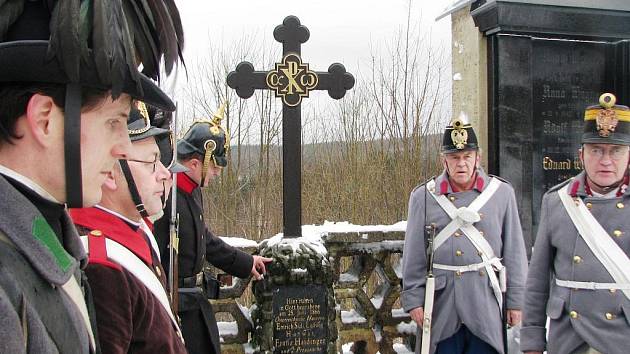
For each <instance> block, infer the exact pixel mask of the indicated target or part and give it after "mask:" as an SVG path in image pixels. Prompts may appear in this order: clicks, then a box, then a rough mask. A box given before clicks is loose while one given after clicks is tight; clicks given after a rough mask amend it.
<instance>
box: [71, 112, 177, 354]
mask: <svg viewBox="0 0 630 354" xmlns="http://www.w3.org/2000/svg"><path fill="white" fill-rule="evenodd" d="M138 106H139V107H138V108H137V109H136V108H134V109H132V111H131V114H130V116H129V124H128V132H129V137H130V139H131V143H132V144H131V145H132V147H131V150H130V151H129V154H128V155H127V159H125V160H120V161H119V162H118V165H117V166H116V167H115V168H114V169H113V170H112V171H111V172H110V173H108V175H107V178H106V180H105V183H104V184H103V186H102V190H103V198H102V200H101V202H100V203H99V204H97V205H96V206H95V207H93V208H86V209H71V210H70V215H71V217H72V219H73V221H74V223H75V224H76V225H77V229H78V230H79V233H80V234H82V235H85V236H83V237H82V241H83V243H84V245H85V246H86V250H87V253H88V257H89V258H88V266H87V268H86V270H85V272H86V274H87V276H88V279H89V281H90V284H91V286H92V291H93V293H94V295H93V296H94V306H95V310H96V321H97V327H98V333H99V339H100V343H101V348H102V350H103V353H114V354H116V353H121V354H122V353H130V352H133V353H150V354H155V353H185V352H186V348H185V346H184V342H183V338H182V335H181V332H180V329H179V326H178V322H177V318H176V316H175V314H174V313H173V312H172V310H171V304H170V302H169V299H168V295H167V292H166V288H167V287H166V274H165V272H164V269H163V268H162V266H161V264H160V259H159V254H158V249H157V244H156V243H155V240H154V239H153V236H152V235H151V233H150V232H151V231H150V230H149V229H148V228H147V227H146V222H148V217H149V216H151V215H155V214H158V213H159V212H160V210H162V207H163V203H162V196H163V194H164V193H165V190H164V184H165V183H167V181H168V179H169V178H170V172H169V171H168V169H167V168H166V167H165V164H167V165H169V164H170V161H162V160H161V153H160V149H159V146H158V140H159V139H163V138H165V137H168V136H169V131H168V130H165V129H161V128H157V127H154V126H151V125H150V121H149V116H148V112H147V110H146V108H145V106H144V104H142V103H139V104H138Z"/></svg>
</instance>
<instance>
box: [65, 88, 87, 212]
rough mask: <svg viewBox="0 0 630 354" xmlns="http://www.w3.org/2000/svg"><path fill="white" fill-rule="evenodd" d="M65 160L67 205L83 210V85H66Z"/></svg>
mask: <svg viewBox="0 0 630 354" xmlns="http://www.w3.org/2000/svg"><path fill="white" fill-rule="evenodd" d="M64 112H65V113H64V128H63V129H64V132H63V133H64V158H65V170H66V204H67V205H68V207H69V208H82V207H83V206H84V205H83V183H82V177H81V85H80V84H77V83H70V84H67V85H66V101H65V105H64Z"/></svg>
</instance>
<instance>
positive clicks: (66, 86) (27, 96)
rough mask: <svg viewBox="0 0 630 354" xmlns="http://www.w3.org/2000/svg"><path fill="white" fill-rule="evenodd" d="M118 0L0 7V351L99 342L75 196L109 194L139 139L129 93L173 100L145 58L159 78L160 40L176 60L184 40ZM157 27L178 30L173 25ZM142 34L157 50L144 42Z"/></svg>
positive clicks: (161, 102) (21, 2)
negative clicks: (134, 138)
mask: <svg viewBox="0 0 630 354" xmlns="http://www.w3.org/2000/svg"><path fill="white" fill-rule="evenodd" d="M125 3H127V2H125ZM156 3H157V2H156ZM127 5H129V4H127ZM154 5H155V4H154ZM160 5H161V6H155V7H153V9H158V7H159V9H158V10H159V11H160V15H161V18H162V19H163V20H165V23H166V22H168V24H169V26H171V27H173V26H174V25H175V26H177V25H178V24H179V22H178V21H175V18H176V19H179V15H178V14H176V13H175V12H176V9H175V10H174V9H173V8H172V7H171V8H168V9H167V8H166V6H165V4H160ZM121 6H122V5H121V3H120V2H115V1H81V2H79V1H48V0H34V1H27V0H17V1H11V2H2V6H0V353H11V354H14V353H37V354H42V353H43V354H48V353H88V352H98V336H97V334H96V333H95V331H94V329H95V326H94V323H93V322H92V320H93V318H92V317H91V316H90V299H91V297H90V291H89V289H90V288H89V286H88V284H87V282H86V281H85V280H86V279H85V277H84V276H83V273H82V270H81V268H82V267H83V266H85V263H86V262H85V261H86V256H85V252H84V251H83V249H82V245H81V241H80V240H79V238H78V235H77V231H76V229H75V228H74V226H73V225H72V223H71V221H70V219H69V216H68V213H67V209H66V207H81V206H91V205H94V204H95V203H97V202H98V201H99V200H100V198H101V184H102V183H103V182H104V181H105V179H106V177H107V175H108V173H109V172H110V171H111V170H112V168H113V166H114V163H115V162H116V160H117V159H123V158H125V157H126V153H127V151H128V149H129V148H130V146H131V145H130V141H129V136H128V135H127V124H126V122H127V116H128V114H129V110H130V107H131V102H132V98H136V99H144V100H145V101H147V102H149V103H152V104H153V105H155V106H157V107H161V108H163V109H165V110H171V111H172V110H174V108H175V105H174V104H173V102H172V101H171V100H170V99H168V97H166V95H165V94H164V93H163V92H162V91H161V90H160V89H159V87H158V86H157V85H156V84H155V83H154V82H153V81H152V80H151V79H150V78H149V77H147V76H144V75H143V74H142V73H140V72H139V71H138V69H137V66H138V65H139V64H140V63H142V64H143V66H144V69H145V70H144V71H143V72H144V73H146V74H147V75H149V76H151V77H153V78H157V76H158V75H159V70H160V68H159V66H160V65H159V62H160V60H161V58H162V56H163V52H162V49H159V50H155V48H162V47H167V44H172V46H171V45H169V46H168V47H171V48H173V50H174V52H175V53H172V55H170V56H169V58H164V60H165V61H166V64H167V66H172V65H173V64H174V61H175V60H176V59H177V54H176V52H177V51H178V49H180V50H181V48H178V43H165V42H168V41H163V42H162V43H161V44H162V46H156V43H153V42H159V41H157V40H153V38H158V36H157V35H156V36H155V37H153V36H152V35H155V33H151V32H152V31H151V29H148V30H147V29H146V28H145V29H144V30H142V29H141V31H142V33H138V32H137V31H134V27H133V25H136V26H139V25H138V23H140V22H138V21H142V23H144V22H148V21H146V20H147V19H148V18H155V17H156V14H152V13H151V12H152V11H151V10H150V9H143V10H140V11H138V12H135V11H134V10H133V7H132V6H131V5H129V6H123V7H124V10H123V9H122V8H121ZM169 13H171V14H172V15H173V21H171V19H170V18H169V17H168V14H169ZM175 15H176V16H175ZM156 22H157V21H156ZM153 25H155V24H153ZM157 27H158V28H153V31H155V32H160V34H167V32H171V33H170V34H171V35H172V36H171V38H169V39H173V37H174V41H177V36H176V35H175V30H174V29H173V28H171V29H170V30H168V29H165V28H160V27H161V26H160V25H157ZM135 29H138V28H137V27H136V28H135ZM180 29H181V28H180ZM162 30H163V31H162ZM145 36H148V37H145ZM160 38H162V37H161V36H160ZM149 42H151V43H149ZM134 44H138V45H142V46H143V48H144V49H146V48H147V46H149V47H150V48H154V51H151V52H150V53H147V52H146V51H144V52H142V53H140V52H136V51H135V46H134ZM157 44H159V43H157Z"/></svg>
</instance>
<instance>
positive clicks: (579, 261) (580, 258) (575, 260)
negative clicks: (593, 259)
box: [573, 256, 582, 263]
mask: <svg viewBox="0 0 630 354" xmlns="http://www.w3.org/2000/svg"><path fill="white" fill-rule="evenodd" d="M581 262H582V257H580V256H573V263H581Z"/></svg>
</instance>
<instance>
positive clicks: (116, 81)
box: [0, 0, 184, 207]
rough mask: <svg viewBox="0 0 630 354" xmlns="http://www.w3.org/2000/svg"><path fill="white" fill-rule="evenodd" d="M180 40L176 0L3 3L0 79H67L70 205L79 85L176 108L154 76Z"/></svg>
mask: <svg viewBox="0 0 630 354" xmlns="http://www.w3.org/2000/svg"><path fill="white" fill-rule="evenodd" d="M183 44H184V42H183V30H182V25H181V20H180V17H179V12H178V11H177V7H176V6H175V3H174V1H173V0H155V1H148V2H147V1H143V0H107V1H92V0H14V1H7V2H4V3H3V4H2V6H0V85H5V84H9V85H10V84H11V83H29V82H32V83H53V84H61V85H65V87H66V97H65V104H64V107H63V109H64V115H65V120H66V124H65V125H64V130H65V132H64V140H65V141H64V153H65V169H66V176H65V178H66V186H67V187H66V200H67V204H68V207H82V206H83V187H82V180H81V156H80V151H81V149H80V141H81V139H80V132H81V122H80V116H81V91H82V87H89V88H96V89H102V90H104V91H110V92H111V96H112V98H114V99H116V98H118V96H119V95H120V94H121V93H127V94H129V95H130V96H132V97H133V98H136V99H141V100H143V101H145V102H149V103H151V104H154V105H156V106H158V107H161V108H164V109H166V110H173V109H174V108H175V105H174V104H173V102H172V101H171V100H170V99H169V98H168V97H167V96H166V95H165V94H164V92H162V91H161V90H160V89H159V88H158V87H157V85H156V84H155V83H153V82H152V81H151V79H155V80H159V78H160V62H161V60H163V61H164V64H165V70H166V72H167V74H168V73H170V72H171V71H172V69H173V66H174V65H175V63H176V62H177V60H178V58H179V59H181V58H182V56H181V52H182V49H183ZM139 65H142V67H143V69H142V73H143V74H144V75H143V74H141V73H140V72H139V71H138V66H139ZM0 109H1V107H0ZM68 186H72V187H73V188H69V187H68Z"/></svg>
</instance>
